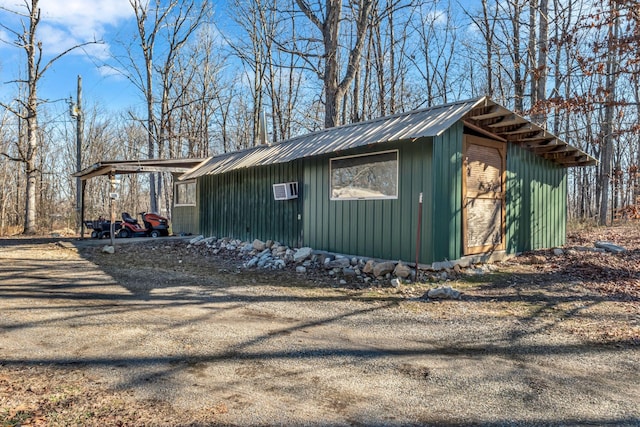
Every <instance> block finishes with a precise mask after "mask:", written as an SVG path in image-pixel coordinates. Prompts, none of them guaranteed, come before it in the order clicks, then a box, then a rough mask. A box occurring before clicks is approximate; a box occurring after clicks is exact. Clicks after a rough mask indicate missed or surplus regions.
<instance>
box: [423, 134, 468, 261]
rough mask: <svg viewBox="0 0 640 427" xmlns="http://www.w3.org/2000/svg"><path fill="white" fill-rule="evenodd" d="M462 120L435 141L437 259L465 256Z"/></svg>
mask: <svg viewBox="0 0 640 427" xmlns="http://www.w3.org/2000/svg"><path fill="white" fill-rule="evenodd" d="M463 130H464V128H463V125H462V123H461V122H458V123H457V124H455V125H454V126H452V127H451V128H449V129H448V130H447V131H446V132H444V133H443V134H442V135H440V136H438V137H435V138H434V141H433V169H432V171H431V172H432V175H433V178H432V179H433V182H434V183H435V185H434V190H433V192H434V194H433V199H432V200H430V203H431V206H430V208H431V211H432V215H433V224H432V226H433V242H432V244H433V260H434V261H442V260H445V259H449V260H453V259H458V258H460V257H461V256H462V140H463V138H462V137H463Z"/></svg>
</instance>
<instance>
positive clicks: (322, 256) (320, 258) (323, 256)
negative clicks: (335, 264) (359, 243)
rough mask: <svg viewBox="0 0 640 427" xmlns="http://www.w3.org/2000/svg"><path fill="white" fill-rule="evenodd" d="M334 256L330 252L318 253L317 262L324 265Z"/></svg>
mask: <svg viewBox="0 0 640 427" xmlns="http://www.w3.org/2000/svg"><path fill="white" fill-rule="evenodd" d="M334 258H335V257H334V256H333V255H331V254H319V255H318V262H319V263H320V264H322V265H325V264H326V263H328V262H331V261H333V259H334Z"/></svg>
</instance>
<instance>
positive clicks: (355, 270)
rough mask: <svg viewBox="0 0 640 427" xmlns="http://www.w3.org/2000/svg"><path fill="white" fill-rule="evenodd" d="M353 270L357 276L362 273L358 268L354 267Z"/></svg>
mask: <svg viewBox="0 0 640 427" xmlns="http://www.w3.org/2000/svg"><path fill="white" fill-rule="evenodd" d="M353 272H354V273H355V274H356V275H358V276H359V275H361V274H362V271H360V269H359V268H354V269H353Z"/></svg>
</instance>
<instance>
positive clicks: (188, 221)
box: [170, 173, 200, 234]
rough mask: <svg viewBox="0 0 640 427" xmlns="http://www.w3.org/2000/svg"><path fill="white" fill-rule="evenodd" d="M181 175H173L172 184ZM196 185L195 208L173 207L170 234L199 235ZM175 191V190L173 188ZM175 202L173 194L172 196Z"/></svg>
mask: <svg viewBox="0 0 640 427" xmlns="http://www.w3.org/2000/svg"><path fill="white" fill-rule="evenodd" d="M180 175H181V174H179V173H174V174H173V182H174V183H176V182H177V181H178V177H179V176H180ZM197 185H198V184H197V183H196V206H173V209H172V211H171V224H170V226H171V232H172V233H173V234H199V233H200V221H199V211H198V204H199V201H198V200H197V199H198V192H197ZM174 191H175V188H174ZM173 197H174V202H175V194H174V196H173Z"/></svg>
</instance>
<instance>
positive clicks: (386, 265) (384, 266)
mask: <svg viewBox="0 0 640 427" xmlns="http://www.w3.org/2000/svg"><path fill="white" fill-rule="evenodd" d="M365 267H366V266H365ZM395 267H396V264H395V263H394V262H391V261H386V262H379V263H377V264H375V265H374V266H373V275H374V276H376V277H382V276H385V275H387V274H389V273H391V272H392V271H393V269H394V268H395Z"/></svg>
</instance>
